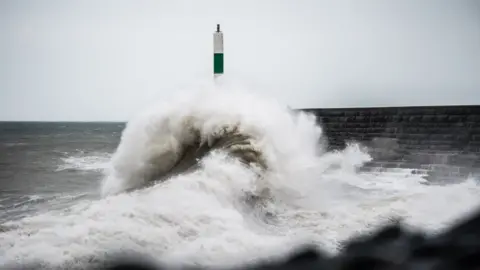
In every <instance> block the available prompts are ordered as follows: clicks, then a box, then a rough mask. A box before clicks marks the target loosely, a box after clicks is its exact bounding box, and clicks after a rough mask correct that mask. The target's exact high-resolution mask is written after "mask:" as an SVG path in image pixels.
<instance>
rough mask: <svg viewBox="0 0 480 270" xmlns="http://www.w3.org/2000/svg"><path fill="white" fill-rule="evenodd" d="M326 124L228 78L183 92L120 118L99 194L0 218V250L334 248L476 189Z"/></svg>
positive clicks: (470, 196) (280, 251) (82, 260)
mask: <svg viewBox="0 0 480 270" xmlns="http://www.w3.org/2000/svg"><path fill="white" fill-rule="evenodd" d="M322 135H323V134H322V129H321V127H320V126H319V125H318V124H317V123H316V119H315V117H314V116H313V115H310V114H307V113H303V112H293V111H292V110H290V109H288V108H287V107H286V106H284V105H282V104H280V103H279V102H277V101H276V100H274V99H271V98H268V97H262V96H260V95H259V94H258V93H253V92H248V91H246V90H244V89H242V88H240V87H238V86H237V85H235V84H233V85H232V84H225V83H224V82H220V83H219V84H218V85H210V84H206V85H203V86H201V87H200V89H197V90H195V91H188V92H184V93H183V94H178V96H176V97H175V98H172V99H169V100H165V101H162V102H159V103H158V104H153V106H151V107H149V108H148V109H146V110H145V111H144V112H143V113H141V114H139V115H138V116H137V117H135V118H134V119H132V120H131V121H130V122H129V123H128V124H127V126H126V128H125V130H124V131H123V133H122V137H121V141H120V143H119V145H118V148H117V149H116V151H115V153H113V155H112V158H111V161H110V162H109V163H108V166H107V172H106V173H107V175H106V176H105V179H103V180H104V181H103V183H102V186H101V192H102V193H103V195H104V196H103V197H101V198H98V199H85V200H81V201H79V202H78V203H75V205H73V206H71V207H68V208H67V209H55V210H50V211H47V212H42V213H41V214H35V215H33V216H29V217H26V218H23V219H20V220H15V221H11V222H5V223H3V224H2V225H1V226H2V227H3V228H8V229H3V232H0V233H1V234H0V238H1V239H2V241H0V263H4V265H7V264H28V263H31V262H40V267H38V268H36V269H42V268H43V269H71V268H74V269H89V268H91V266H92V265H93V266H95V265H97V266H98V265H102V260H104V259H106V258H109V257H111V256H115V255H116V252H120V253H125V252H126V253H130V254H132V253H133V254H142V255H145V256H148V257H153V258H155V259H156V260H160V261H163V262H166V263H171V264H175V265H176V264H177V263H178V262H183V263H184V264H187V265H195V264H196V265H202V266H212V265H213V266H224V265H228V264H237V263H243V262H247V261H250V262H251V261H255V260H260V259H264V258H269V257H271V256H272V255H273V256H277V257H279V256H283V255H284V254H285V253H287V252H289V251H290V250H291V249H292V248H295V247H297V246H298V244H299V243H308V244H314V245H315V246H319V247H320V248H321V249H323V250H327V251H329V252H332V253H334V252H336V251H337V250H338V249H339V248H341V243H342V242H343V241H346V240H348V239H349V238H350V237H351V236H353V235H356V234H358V233H361V232H368V231H371V230H372V229H373V228H374V227H375V226H379V225H382V224H383V223H384V222H386V221H388V219H389V218H391V217H392V216H393V217H401V218H403V219H404V221H405V222H407V224H409V225H414V226H419V227H422V228H425V229H428V230H430V231H435V230H441V229H442V228H445V227H446V226H448V225H449V224H451V223H452V222H454V221H455V219H456V218H459V217H461V216H462V215H463V213H467V212H469V210H470V209H472V208H473V207H476V206H477V205H478V203H479V202H480V201H479V198H480V196H479V195H480V188H479V187H478V185H477V184H476V183H475V182H474V181H473V180H469V181H465V182H462V183H454V184H451V185H448V186H431V185H430V186H429V185H424V183H423V182H424V181H425V180H424V179H423V178H422V177H421V176H418V175H402V176H398V175H393V176H392V175H389V174H385V173H375V174H374V173H368V172H359V171H358V170H357V169H358V168H359V167H360V166H362V164H363V163H364V162H367V161H369V160H370V156H369V155H368V154H367V153H366V152H365V151H363V148H361V147H360V146H359V145H356V144H351V145H349V146H348V147H347V148H346V149H344V150H342V151H336V152H326V151H325V150H324V149H326V148H325V145H323V144H322V143H321V141H322ZM319 142H320V143H319ZM202 147H203V148H202ZM250 195H253V196H250ZM252 198H253V200H252ZM257 198H258V199H260V200H258V199H257ZM262 198H267V199H262ZM1 230H2V228H0V231H1ZM275 254H276V255H275Z"/></svg>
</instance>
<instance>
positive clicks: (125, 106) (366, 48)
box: [0, 0, 480, 121]
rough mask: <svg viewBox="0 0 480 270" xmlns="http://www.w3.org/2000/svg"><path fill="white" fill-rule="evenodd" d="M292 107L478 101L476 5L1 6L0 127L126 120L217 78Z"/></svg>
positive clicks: (246, 0)
mask: <svg viewBox="0 0 480 270" xmlns="http://www.w3.org/2000/svg"><path fill="white" fill-rule="evenodd" d="M217 23H219V24H221V27H222V31H223V32H224V38H225V77H228V78H232V79H234V80H236V81H238V82H239V83H242V84H245V85H248V86H249V87H250V88H249V89H252V90H253V91H257V92H259V93H262V94H266V95H270V96H273V97H275V98H277V99H278V100H279V101H281V102H283V103H285V104H288V105H289V106H290V107H293V108H328V107H361V106H413V105H457V104H479V103H480V2H479V1H475V0H464V1H461V0H457V1H455V0H451V1H447V0H424V1H418V0H417V1H415V0H403V1H401V0H391V1H380V0H366V1H354V0H351V1H347V0H345V1H343V0H342V1H319V0H295V1H294V0H290V1H284V0H275V1H271V0H266V1H252V0H241V1H233V0H232V1H220V0H219V1H213V0H203V1H193V0H192V1H184V0H175V1H173V0H172V1H162V0H158V1H153V0H152V1H146V0H141V1H125V0H117V1H113V0H111V1H110V0H109V1H93V0H86V1H60V0H45V1H33V0H25V1H15V0H5V1H1V2H0V120H2V121H13V120H15V121H126V120H128V119H130V118H131V117H132V116H133V115H135V114H136V112H138V111H139V110H141V109H142V108H143V107H145V106H147V104H150V103H151V102H152V101H153V100H158V99H167V98H169V97H170V96H171V95H172V94H175V93H177V92H179V91H189V90H188V88H186V87H184V86H185V85H187V84H195V83H196V82H198V81H202V80H210V79H211V78H212V64H213V60H212V54H213V47H212V42H213V40H212V34H213V32H214V31H215V26H216V24H217Z"/></svg>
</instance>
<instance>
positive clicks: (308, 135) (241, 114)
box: [103, 85, 321, 195]
mask: <svg viewBox="0 0 480 270" xmlns="http://www.w3.org/2000/svg"><path fill="white" fill-rule="evenodd" d="M273 134H275V136H272V135H273ZM320 136H321V129H320V128H319V127H318V126H317V125H316V124H315V117H314V116H313V115H309V114H306V113H303V112H297V113H294V112H293V111H291V110H289V109H287V108H286V106H283V105H281V104H279V103H277V102H275V101H274V100H271V99H267V98H259V97H258V96H254V95H252V94H251V93H246V92H243V91H240V90H239V89H235V88H231V87H225V88H222V89H219V88H217V87H215V85H214V86H210V87H205V88H203V89H201V90H199V91H195V92H189V93H188V95H184V96H179V97H177V98H175V99H174V100H169V101H168V102H163V103H159V104H155V106H153V107H152V108H150V109H148V110H146V111H145V112H144V113H143V114H141V116H140V117H137V118H135V119H133V120H132V121H130V122H129V123H128V124H127V127H126V129H125V130H124V132H123V135H122V138H121V142H120V145H119V147H118V149H117V151H116V153H115V154H114V156H113V158H112V166H111V168H110V170H109V175H108V178H107V179H106V181H105V183H104V186H103V194H104V195H109V194H116V193H118V192H122V191H125V190H131V189H133V188H138V187H143V186H145V185H146V184H148V183H149V182H151V181H154V180H159V179H164V180H165V179H168V177H169V176H172V175H175V174H177V173H183V172H186V171H191V170H192V168H195V165H196V164H198V160H200V159H201V158H203V157H204V156H206V155H209V154H211V153H214V152H218V151H223V152H226V153H228V155H229V156H230V157H233V158H236V159H237V160H239V161H241V162H242V163H243V164H245V165H247V166H248V167H249V168H250V169H251V170H255V171H256V172H257V174H258V175H259V177H260V178H268V177H264V176H265V175H269V174H276V175H283V176H287V177H288V175H289V174H290V173H291V171H289V169H290V168H295V170H297V169H298V168H299V166H314V164H315V161H314V160H315V158H316V157H317V156H318V154H319V151H318V150H320V148H319V145H318V142H319V139H320Z"/></svg>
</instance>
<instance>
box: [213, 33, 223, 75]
mask: <svg viewBox="0 0 480 270" xmlns="http://www.w3.org/2000/svg"><path fill="white" fill-rule="evenodd" d="M222 74H223V33H222V32H221V31H220V24H217V31H216V32H215V33H213V78H214V79H216V78H217V77H219V76H220V75H222Z"/></svg>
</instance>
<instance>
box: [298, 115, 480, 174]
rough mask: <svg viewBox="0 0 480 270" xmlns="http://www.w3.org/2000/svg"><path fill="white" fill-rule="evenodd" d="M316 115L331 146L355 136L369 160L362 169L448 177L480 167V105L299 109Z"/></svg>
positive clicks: (334, 148)
mask: <svg viewBox="0 0 480 270" xmlns="http://www.w3.org/2000/svg"><path fill="white" fill-rule="evenodd" d="M303 111H307V112H310V113H313V114H315V115H316V116H317V121H318V123H319V124H320V125H321V126H322V128H323V129H324V133H325V134H326V137H327V140H328V146H329V149H330V150H339V149H343V148H344V147H345V146H346V143H347V142H350V141H355V142H359V143H361V144H362V145H365V146H367V147H368V149H369V152H370V154H371V155H372V157H373V161H372V162H370V163H368V164H365V166H364V168H363V169H364V170H369V169H373V168H375V169H379V168H380V169H381V168H389V169H392V168H409V169H415V171H416V172H420V173H426V175H427V178H428V179H430V180H436V181H448V180H451V179H452V178H466V177H468V176H469V175H472V174H477V173H478V172H479V168H480V159H479V156H480V106H428V107H384V108H338V109H303Z"/></svg>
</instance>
